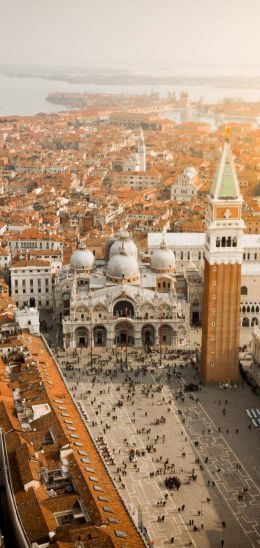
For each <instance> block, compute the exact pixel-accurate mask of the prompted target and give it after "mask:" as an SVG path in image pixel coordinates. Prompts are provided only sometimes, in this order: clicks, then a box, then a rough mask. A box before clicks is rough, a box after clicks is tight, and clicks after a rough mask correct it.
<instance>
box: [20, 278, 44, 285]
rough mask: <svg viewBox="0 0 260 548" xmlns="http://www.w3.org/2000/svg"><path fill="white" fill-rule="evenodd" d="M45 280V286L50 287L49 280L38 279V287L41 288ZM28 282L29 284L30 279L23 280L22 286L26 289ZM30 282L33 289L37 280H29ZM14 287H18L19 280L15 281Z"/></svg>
mask: <svg viewBox="0 0 260 548" xmlns="http://www.w3.org/2000/svg"><path fill="white" fill-rule="evenodd" d="M44 280H45V286H47V287H48V286H49V278H44V279H42V278H37V282H38V287H39V286H41V285H42V284H43V282H44ZM26 281H27V283H28V279H27V280H22V286H23V287H25V286H26ZM29 282H30V286H31V287H32V286H33V285H34V284H36V279H30V280H29ZM14 287H18V280H14Z"/></svg>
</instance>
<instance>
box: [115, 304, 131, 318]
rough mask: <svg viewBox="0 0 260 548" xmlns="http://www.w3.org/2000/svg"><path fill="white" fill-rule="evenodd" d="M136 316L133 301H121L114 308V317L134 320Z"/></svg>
mask: <svg viewBox="0 0 260 548" xmlns="http://www.w3.org/2000/svg"><path fill="white" fill-rule="evenodd" d="M134 315H135V309H134V305H133V303H132V302H131V301H127V300H126V299H120V300H119V301H117V302H116V304H115V305H114V308H113V316H118V317H119V318H120V317H123V318H124V317H126V316H127V317H128V318H133V317H134Z"/></svg>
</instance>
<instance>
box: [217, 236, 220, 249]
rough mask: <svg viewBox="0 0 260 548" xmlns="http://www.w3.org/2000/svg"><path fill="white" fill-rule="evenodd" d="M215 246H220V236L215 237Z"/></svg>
mask: <svg viewBox="0 0 260 548" xmlns="http://www.w3.org/2000/svg"><path fill="white" fill-rule="evenodd" d="M216 247H220V238H219V237H217V238H216Z"/></svg>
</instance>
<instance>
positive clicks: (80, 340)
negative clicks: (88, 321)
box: [75, 327, 89, 347]
mask: <svg viewBox="0 0 260 548" xmlns="http://www.w3.org/2000/svg"><path fill="white" fill-rule="evenodd" d="M75 342H76V346H77V347H78V346H79V347H87V346H88V343H89V332H88V329H87V328H86V327H77V329H75Z"/></svg>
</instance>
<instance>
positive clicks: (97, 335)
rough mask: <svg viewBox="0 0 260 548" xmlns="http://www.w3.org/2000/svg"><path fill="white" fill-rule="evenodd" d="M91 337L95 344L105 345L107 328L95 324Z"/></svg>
mask: <svg viewBox="0 0 260 548" xmlns="http://www.w3.org/2000/svg"><path fill="white" fill-rule="evenodd" d="M93 338H94V345H95V346H106V344H107V330H106V328H105V327H104V326H103V325H95V327H94V329H93Z"/></svg>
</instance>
